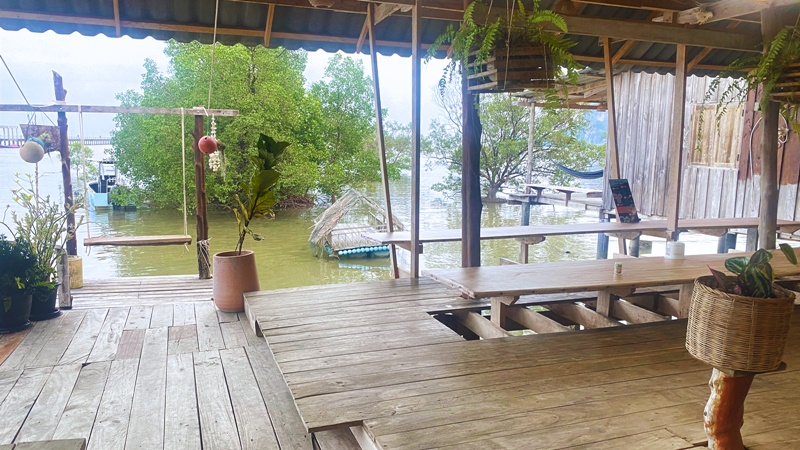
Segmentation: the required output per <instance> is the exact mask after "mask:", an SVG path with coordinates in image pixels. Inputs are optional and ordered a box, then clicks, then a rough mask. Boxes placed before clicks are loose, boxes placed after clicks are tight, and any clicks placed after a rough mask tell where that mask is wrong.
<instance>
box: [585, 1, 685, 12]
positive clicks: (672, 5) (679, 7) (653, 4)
mask: <svg viewBox="0 0 800 450" xmlns="http://www.w3.org/2000/svg"><path fill="white" fill-rule="evenodd" d="M574 1H575V3H585V4H588V5H601V6H616V7H619V8H634V9H649V10H651V11H672V12H678V11H683V10H685V9H686V8H687V7H691V6H694V4H695V3H694V2H691V1H681V0H574Z"/></svg>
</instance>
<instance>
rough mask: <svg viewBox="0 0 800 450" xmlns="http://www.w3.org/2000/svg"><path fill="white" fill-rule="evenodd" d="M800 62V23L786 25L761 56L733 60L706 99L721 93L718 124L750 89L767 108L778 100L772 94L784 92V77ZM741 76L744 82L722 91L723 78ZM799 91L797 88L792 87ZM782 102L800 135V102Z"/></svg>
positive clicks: (729, 86) (741, 100) (789, 121)
mask: <svg viewBox="0 0 800 450" xmlns="http://www.w3.org/2000/svg"><path fill="white" fill-rule="evenodd" d="M797 63H800V26H797V25H795V26H794V27H787V28H782V29H781V30H780V31H779V32H778V33H777V34H776V35H775V38H773V40H772V42H770V44H769V47H768V48H767V50H766V51H765V52H764V53H762V54H760V55H758V56H748V57H744V58H740V59H737V60H736V61H734V62H733V63H731V64H730V65H729V66H728V67H727V68H726V69H725V70H724V71H722V72H721V73H720V75H719V76H717V77H716V78H714V80H713V81H712V82H711V84H710V85H709V87H708V91H707V92H706V97H705V101H706V102H708V101H709V100H710V99H711V98H712V97H713V96H714V95H715V94H717V93H719V100H718V102H717V125H719V120H720V118H721V117H722V116H723V115H724V114H725V111H726V109H727V106H728V105H729V104H731V103H733V102H744V101H746V100H747V95H748V94H749V93H750V92H755V93H757V94H758V95H760V100H759V106H760V108H761V110H762V111H763V110H765V109H766V108H767V105H768V104H769V102H770V101H771V100H772V101H774V99H773V98H772V97H771V95H772V94H773V93H775V92H780V91H781V90H782V89H783V87H782V86H780V81H781V80H780V79H781V77H783V76H784V75H786V74H788V73H789V72H795V71H797V70H798V67H797V66H794V67H793V65H796V64H797ZM729 77H734V78H741V81H739V82H735V83H731V84H729V85H728V86H727V87H726V88H725V89H724V90H722V91H721V92H720V86H721V84H722V81H723V80H724V79H726V78H729ZM788 89H790V90H796V89H797V87H796V86H794V87H789V88H788ZM794 101H795V103H794V104H790V103H782V104H781V114H782V115H783V116H784V117H785V118H786V121H787V122H788V123H789V124H790V125H791V127H792V128H793V129H794V131H795V133H798V134H800V122H798V112H800V104H799V103H797V98H795V99H794Z"/></svg>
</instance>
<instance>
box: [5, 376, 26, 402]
mask: <svg viewBox="0 0 800 450" xmlns="http://www.w3.org/2000/svg"><path fill="white" fill-rule="evenodd" d="M20 375H22V369H7V370H0V404H2V403H3V400H5V398H6V396H7V395H8V393H9V392H10V391H11V388H13V387H14V385H15V384H17V380H18V379H19V376H20Z"/></svg>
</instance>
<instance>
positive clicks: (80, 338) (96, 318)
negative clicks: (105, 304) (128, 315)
mask: <svg viewBox="0 0 800 450" xmlns="http://www.w3.org/2000/svg"><path fill="white" fill-rule="evenodd" d="M107 314H108V310H107V309H91V310H88V311H87V312H86V316H85V317H84V318H83V321H82V322H81V326H80V327H79V328H78V331H77V332H76V333H75V337H73V338H72V342H70V344H69V347H67V350H66V351H65V352H64V355H63V356H62V357H61V359H59V361H58V363H59V364H74V363H84V362H86V359H87V358H89V354H90V353H91V352H92V347H94V344H95V342H96V341H97V337H98V336H99V335H100V330H101V329H102V328H103V322H104V321H105V319H106V315H107Z"/></svg>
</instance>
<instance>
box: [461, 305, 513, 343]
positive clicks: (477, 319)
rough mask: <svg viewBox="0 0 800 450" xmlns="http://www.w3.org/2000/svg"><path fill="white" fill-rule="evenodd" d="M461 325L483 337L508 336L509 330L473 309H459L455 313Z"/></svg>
mask: <svg viewBox="0 0 800 450" xmlns="http://www.w3.org/2000/svg"><path fill="white" fill-rule="evenodd" d="M453 314H454V315H455V316H456V317H457V318H458V321H459V322H460V323H461V325H463V326H465V327H466V328H468V329H469V330H470V331H472V332H473V333H475V334H477V335H478V336H480V337H481V338H482V339H494V338H502V337H508V336H510V334H508V331H506V330H504V329H502V328H500V327H499V326H498V325H497V324H496V323H494V322H492V321H489V320H487V319H486V318H485V317H483V316H482V315H480V314H478V313H476V312H472V311H457V312H455V313H453Z"/></svg>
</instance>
